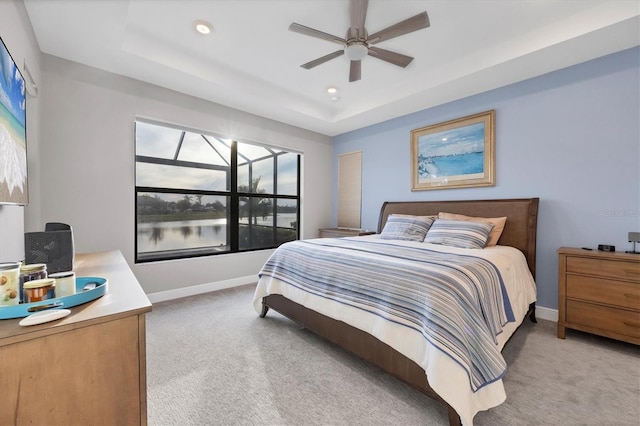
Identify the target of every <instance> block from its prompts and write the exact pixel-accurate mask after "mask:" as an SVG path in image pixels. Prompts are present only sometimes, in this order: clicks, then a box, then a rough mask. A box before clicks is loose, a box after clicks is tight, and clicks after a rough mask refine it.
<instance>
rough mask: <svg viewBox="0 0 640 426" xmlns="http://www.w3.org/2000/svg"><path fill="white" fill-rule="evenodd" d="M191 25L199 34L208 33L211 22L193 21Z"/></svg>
mask: <svg viewBox="0 0 640 426" xmlns="http://www.w3.org/2000/svg"><path fill="white" fill-rule="evenodd" d="M193 27H194V28H195V29H196V31H197V32H199V33H200V34H209V33H210V32H211V24H210V23H208V22H205V21H195V22H194V23H193Z"/></svg>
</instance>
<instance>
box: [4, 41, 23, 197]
mask: <svg viewBox="0 0 640 426" xmlns="http://www.w3.org/2000/svg"><path fill="white" fill-rule="evenodd" d="M26 120H27V114H26V93H25V85H24V78H23V77H22V74H21V73H20V70H19V69H18V66H17V65H16V63H15V62H14V61H13V58H12V57H11V55H10V54H9V51H8V50H7V47H6V46H5V44H4V42H3V41H2V39H0V204H18V205H25V204H27V203H28V202H29V193H28V190H27V133H26V127H27V126H26Z"/></svg>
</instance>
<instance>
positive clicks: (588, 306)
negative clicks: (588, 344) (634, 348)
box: [558, 247, 640, 345]
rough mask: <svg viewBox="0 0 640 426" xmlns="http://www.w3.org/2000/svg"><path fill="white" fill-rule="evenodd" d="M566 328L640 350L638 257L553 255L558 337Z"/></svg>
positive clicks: (574, 251) (578, 252) (566, 250)
mask: <svg viewBox="0 0 640 426" xmlns="http://www.w3.org/2000/svg"><path fill="white" fill-rule="evenodd" d="M567 328H570V329H574V330H580V331H585V332H588V333H593V334H598V335H600V336H605V337H610V338H612V339H617V340H622V341H625V342H629V343H634V344H636V345H640V255H637V254H628V253H622V252H613V253H611V252H603V251H596V250H593V251H590V250H584V249H578V248H570V247H561V248H560V249H558V337H559V338H561V339H564V338H565V330H566V329H567Z"/></svg>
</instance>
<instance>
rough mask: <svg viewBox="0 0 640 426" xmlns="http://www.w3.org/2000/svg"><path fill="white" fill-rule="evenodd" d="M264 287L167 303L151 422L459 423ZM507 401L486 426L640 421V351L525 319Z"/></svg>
mask: <svg viewBox="0 0 640 426" xmlns="http://www.w3.org/2000/svg"><path fill="white" fill-rule="evenodd" d="M252 295H253V287H251V286H245V287H240V288H236V289H230V290H224V291H221V292H216V293H210V294H206V295H202V296H194V297H190V298H185V299H181V300H176V301H171V302H163V303H159V304H155V305H154V307H153V311H152V312H151V313H150V314H148V316H147V376H148V379H147V381H148V419H149V424H150V425H156V426H159V425H167V426H169V425H447V424H448V423H447V419H446V410H444V409H443V408H442V406H440V405H439V404H437V403H435V402H433V401H432V400H430V399H429V398H428V397H426V396H424V395H422V394H420V393H419V392H417V391H415V390H413V389H412V388H410V387H408V386H406V385H404V384H403V383H400V382H398V381H397V380H395V379H393V378H392V377H390V376H388V375H387V374H385V373H383V372H381V371H380V370H378V369H377V368H375V367H372V366H370V365H369V364H367V363H364V362H362V361H360V360H359V359H358V358H356V357H354V356H352V355H351V354H349V353H346V352H345V351H342V350H341V349H339V348H337V347H335V346H333V345H331V344H328V343H327V342H326V341H324V340H322V339H320V338H318V337H317V336H315V335H314V334H312V333H310V332H309V331H307V330H305V329H302V328H301V327H300V326H298V325H297V324H295V323H293V322H291V321H290V320H288V319H286V318H284V317H282V316H280V315H279V314H277V313H275V312H273V311H271V312H269V314H268V315H267V317H266V318H264V319H261V318H259V317H258V316H257V314H256V313H255V312H254V310H253V307H252V306H251V299H252ZM503 353H504V356H505V358H506V360H507V363H508V364H509V366H510V367H509V371H508V373H507V376H506V378H505V380H504V383H505V388H506V390H507V401H506V402H505V403H504V404H502V405H500V406H498V407H496V408H494V409H492V410H489V411H487V412H481V413H478V414H477V415H476V418H475V422H474V424H475V425H479V426H484V425H487V426H488V425H594V426H600V425H612V426H613V425H616V426H626V425H629V426H638V425H640V350H639V348H638V347H637V346H634V345H630V344H626V343H621V342H616V341H613V340H609V339H604V338H599V337H596V336H591V335H588V334H584V333H579V332H571V331H568V332H567V339H566V340H561V339H557V338H556V337H555V323H551V322H548V321H539V323H538V324H532V323H530V322H529V321H525V323H524V325H523V326H522V327H521V328H520V330H518V332H517V333H516V335H515V336H514V337H513V338H512V339H511V341H510V342H509V343H508V344H507V346H506V348H505V349H504V351H503Z"/></svg>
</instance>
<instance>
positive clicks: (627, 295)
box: [624, 293, 640, 300]
mask: <svg viewBox="0 0 640 426" xmlns="http://www.w3.org/2000/svg"><path fill="white" fill-rule="evenodd" d="M624 297H626V298H627V299H636V300H637V299H640V295H637V294H632V293H625V294H624Z"/></svg>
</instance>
